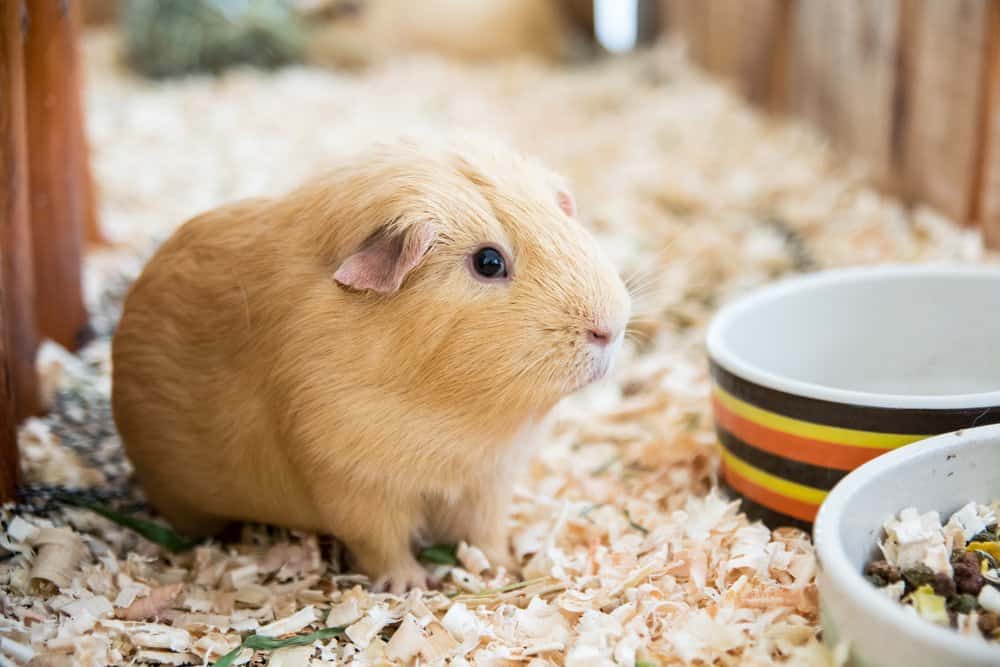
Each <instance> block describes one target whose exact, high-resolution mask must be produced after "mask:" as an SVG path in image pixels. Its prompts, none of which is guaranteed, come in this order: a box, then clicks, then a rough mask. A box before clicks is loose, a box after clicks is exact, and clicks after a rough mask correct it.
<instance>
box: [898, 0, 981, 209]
mask: <svg viewBox="0 0 1000 667" xmlns="http://www.w3.org/2000/svg"><path fill="white" fill-rule="evenodd" d="M995 4H996V3H995V1H991V0H951V1H950V2H936V1H935V0H907V2H905V3H904V5H903V6H904V8H905V9H906V11H907V12H910V13H911V14H912V16H910V17H909V18H908V20H909V24H910V28H909V33H910V38H909V43H908V44H905V45H904V48H906V49H907V50H908V52H909V53H908V56H907V57H906V61H907V63H908V66H907V70H908V71H907V72H906V77H907V79H906V80H905V81H904V82H903V85H905V86H906V93H905V96H904V99H905V104H904V109H903V115H904V118H903V120H904V123H903V127H902V129H901V131H900V135H901V136H900V138H901V141H902V145H901V153H900V155H899V160H898V168H899V170H900V179H901V186H902V191H903V194H904V195H906V196H907V198H909V199H911V200H913V201H919V202H923V203H926V204H929V205H930V206H933V207H934V208H936V209H938V210H939V211H941V212H943V213H944V214H946V215H947V216H949V217H951V218H952V219H954V220H956V221H957V222H969V221H970V220H971V219H972V218H973V216H974V212H975V204H974V201H975V199H976V195H977V193H974V190H975V188H976V182H977V178H978V175H977V173H978V171H977V170H978V169H979V165H980V156H981V151H980V142H981V141H982V140H983V137H982V136H981V135H980V134H979V132H980V130H981V127H980V113H981V110H982V108H983V100H982V94H983V92H984V91H983V89H982V81H983V79H984V68H985V67H987V58H986V56H987V53H986V52H987V45H988V41H989V28H990V19H989V15H990V13H991V11H995Z"/></svg>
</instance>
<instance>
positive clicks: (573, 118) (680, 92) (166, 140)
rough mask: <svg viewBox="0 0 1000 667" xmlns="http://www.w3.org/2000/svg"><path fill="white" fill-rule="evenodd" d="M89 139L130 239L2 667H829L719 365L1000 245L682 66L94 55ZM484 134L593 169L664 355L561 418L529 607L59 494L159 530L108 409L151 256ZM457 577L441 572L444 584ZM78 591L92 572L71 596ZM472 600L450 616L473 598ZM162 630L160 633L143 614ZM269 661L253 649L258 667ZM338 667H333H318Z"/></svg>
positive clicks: (577, 170) (536, 501) (655, 353)
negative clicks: (71, 490) (766, 315)
mask: <svg viewBox="0 0 1000 667" xmlns="http://www.w3.org/2000/svg"><path fill="white" fill-rule="evenodd" d="M87 46H88V55H89V56H91V57H90V60H89V63H88V64H89V71H88V76H89V90H88V103H89V109H90V112H91V116H90V132H91V137H92V141H93V146H94V160H95V163H94V166H95V170H96V174H97V177H98V180H99V182H100V186H101V193H100V194H101V199H102V213H103V219H104V221H105V223H106V225H107V228H108V233H109V235H111V236H113V237H114V238H116V239H118V240H119V241H120V242H122V243H124V244H127V246H128V248H132V249H131V250H130V249H128V248H126V249H125V250H122V249H117V250H115V251H113V252H106V253H103V254H99V255H93V256H92V257H91V259H90V263H89V266H88V292H89V300H90V302H91V305H92V309H93V312H94V320H95V327H96V329H97V330H98V332H99V334H100V336H99V339H98V340H97V341H96V342H95V343H94V344H92V345H91V346H90V347H88V348H87V349H86V350H84V351H83V352H81V354H80V355H78V356H71V355H65V354H60V352H59V350H57V349H55V348H47V350H46V353H45V355H44V358H43V365H44V367H45V380H46V382H45V386H46V387H48V388H50V392H51V396H50V398H51V400H52V401H53V403H54V411H53V413H52V414H51V415H50V416H49V417H47V418H45V419H44V420H33V421H29V422H28V423H27V424H25V426H24V427H23V429H22V431H21V437H20V441H21V446H22V449H23V454H24V460H25V472H26V481H27V482H28V484H29V485H30V486H29V493H28V494H27V497H26V500H25V504H24V506H22V507H20V508H18V509H16V510H10V509H8V510H5V511H4V514H3V527H4V534H3V537H2V541H0V548H2V549H4V550H6V551H8V552H10V556H9V557H8V558H6V559H5V560H2V561H0V609H2V612H3V613H2V614H0V619H2V620H0V631H2V632H3V634H4V640H3V643H2V645H0V650H2V651H3V652H4V653H5V654H7V655H8V656H10V657H11V659H12V660H17V661H25V660H27V659H28V658H30V656H31V655H37V656H39V657H38V658H36V659H37V660H40V661H42V662H40V663H39V664H53V665H56V664H69V662H70V659H69V655H70V654H74V655H75V660H76V661H77V662H78V663H79V664H95V665H96V664H124V663H127V662H133V661H134V662H139V663H151V664H156V663H159V664H187V663H197V664H200V663H203V662H211V661H213V660H215V659H217V658H218V657H219V656H221V655H222V654H224V653H226V652H229V651H232V650H234V649H236V648H237V647H239V645H240V643H241V642H242V641H243V640H244V639H245V638H246V637H247V636H249V635H252V634H254V633H261V634H283V633H287V632H312V631H316V630H319V629H321V628H324V627H327V626H345V627H346V628H347V629H346V632H345V633H344V636H343V637H340V638H331V639H326V640H322V641H317V642H315V644H314V645H313V647H311V648H309V649H308V650H304V649H302V648H301V647H289V648H285V649H280V650H279V651H276V652H275V653H274V654H273V655H271V656H270V659H271V660H272V661H273V664H283V665H284V664H296V665H302V664H321V662H320V661H325V662H326V663H327V664H329V663H333V662H334V661H336V662H337V663H338V664H339V663H340V662H347V661H350V660H353V661H354V662H355V663H356V664H386V663H392V662H399V663H402V664H406V663H407V662H408V661H413V660H419V662H420V664H435V662H439V661H441V660H442V659H444V658H446V657H447V658H449V659H450V664H452V665H465V664H490V665H506V664H529V665H534V666H540V665H549V664H557V665H558V664H563V665H601V664H620V665H650V664H660V665H675V664H718V665H736V664H741V665H765V664H789V665H816V666H819V665H828V664H831V660H832V657H831V656H830V655H829V654H828V653H827V651H826V650H825V649H823V648H822V646H821V645H820V644H819V642H818V640H817V634H818V617H817V602H816V590H815V582H814V575H815V567H816V564H815V560H814V557H813V552H812V546H811V544H810V541H809V539H808V537H807V536H806V535H804V534H802V533H800V532H798V531H795V530H791V529H785V530H778V531H774V532H772V531H769V530H768V529H766V528H764V527H763V526H761V525H760V524H754V523H749V522H748V521H747V520H746V518H745V517H744V516H743V515H742V514H740V513H739V511H738V508H737V506H736V505H735V504H734V503H732V502H729V501H727V500H726V499H724V498H723V497H722V496H720V495H719V494H718V493H717V492H716V491H714V490H713V489H714V487H715V482H716V473H717V463H718V452H717V448H716V445H715V443H714V438H713V435H712V432H711V421H710V415H709V407H708V400H707V398H708V377H707V374H706V364H705V357H704V350H703V345H702V339H703V334H704V329H705V325H706V323H707V320H708V319H709V317H710V316H711V314H712V313H713V312H714V311H715V309H716V308H717V307H718V306H719V304H721V303H723V302H725V301H727V300H729V299H731V298H733V297H734V296H736V295H738V294H741V293H743V292H745V291H746V290H748V289H751V288H753V287H755V286H757V285H760V284H762V283H765V282H767V281H770V280H773V279H775V278H777V277H779V276H782V275H785V274H788V273H791V272H795V271H801V270H811V269H813V268H817V267H826V266H840V265H848V264H859V263H868V262H878V261H883V260H899V261H924V260H936V259H959V260H973V261H979V260H982V259H983V252H982V250H981V248H980V245H979V241H978V239H977V237H976V235H975V234H974V233H972V232H969V231H963V230H959V229H957V228H955V227H953V226H952V225H951V224H950V223H948V222H947V221H945V220H943V219H941V218H939V217H937V216H935V215H934V214H932V213H929V212H927V211H922V210H917V211H911V210H908V209H906V208H904V207H903V206H902V205H900V204H899V203H898V202H896V201H893V200H891V199H886V198H884V197H881V196H879V195H877V194H875V193H874V192H872V191H871V190H869V189H868V188H867V187H866V186H865V185H864V181H863V172H862V170H861V169H860V168H859V167H858V166H856V165H852V164H847V163H843V162H840V161H838V160H836V159H835V158H833V157H831V155H830V154H829V153H828V151H827V150H826V149H825V148H824V146H823V145H822V143H821V141H820V140H819V139H818V138H817V137H816V136H814V135H813V134H810V133H809V132H807V131H805V130H803V129H801V128H798V127H795V126H791V125H787V124H775V123H772V122H770V121H767V120H766V119H763V118H761V117H759V116H757V115H755V114H753V113H751V112H750V111H749V110H748V109H747V108H746V107H745V106H744V105H743V104H742V103H741V102H740V101H738V100H737V99H736V98H735V97H734V96H732V95H731V94H730V93H729V92H727V91H726V90H725V89H723V88H721V87H719V86H718V85H716V84H713V83H711V82H709V81H706V80H705V79H703V78H702V77H701V76H699V75H698V74H697V73H696V72H694V71H693V70H692V69H691V68H689V67H688V66H687V65H686V64H685V62H684V60H683V58H682V56H681V54H680V52H679V51H678V50H676V49H674V48H672V47H662V48H659V49H657V50H656V51H654V52H650V53H647V54H644V55H641V56H635V57H629V58H623V59H620V60H613V61H609V62H607V63H606V64H603V65H596V66H588V67H587V68H567V69H556V68H552V67H550V66H546V65H541V64H536V63H535V64H533V63H531V62H509V63H505V64H499V65H482V66H471V65H461V64H456V63H448V62H443V61H439V60H435V59H433V58H429V57H424V58H411V59H407V60H397V61H391V62H388V63H386V64H384V65H381V66H379V67H378V68H377V69H374V70H371V71H368V72H367V73H365V74H358V75H345V74H337V73H330V72H324V71H320V70H315V69H305V68H296V69H288V70H284V71H281V72H278V73H275V74H270V75H267V74H261V73H255V72H249V71H236V72H232V73H229V74H227V75H226V76H224V77H223V78H221V79H217V80H216V79H190V80H184V81H177V82H171V83H166V84H161V85H153V84H150V83H148V82H143V81H140V80H137V79H133V78H129V77H128V76H126V75H124V74H123V73H122V72H121V71H119V70H118V69H117V68H116V67H115V66H114V59H113V57H112V55H111V53H112V52H111V47H112V44H111V42H110V41H109V40H108V38H107V37H106V36H104V37H101V36H98V37H91V38H90V39H89V40H88V44H87ZM456 125H467V126H471V127H477V128H484V129H486V130H488V131H491V132H493V133H494V134H497V135H501V136H505V137H508V138H509V139H511V140H512V141H513V142H514V143H515V144H518V145H520V146H522V147H524V148H527V149H529V150H531V151H532V152H534V153H537V154H539V155H541V156H542V157H543V158H545V159H546V160H548V161H549V162H550V163H551V164H552V165H554V166H555V167H557V168H559V169H560V170H562V171H563V172H564V173H566V174H567V175H568V176H569V177H570V178H571V179H572V180H573V181H574V184H575V191H576V195H577V199H578V202H579V207H580V210H581V211H582V217H583V219H584V221H585V222H586V223H587V224H589V225H590V227H591V228H592V229H594V230H595V232H596V233H597V234H598V235H599V236H600V238H601V240H602V242H603V243H604V244H605V245H606V247H607V248H608V250H609V252H610V253H611V254H612V256H613V257H614V259H615V260H616V261H617V262H618V263H619V265H620V266H621V268H622V270H623V272H625V273H626V274H627V275H630V276H632V277H633V282H634V283H636V284H638V285H640V287H639V290H640V292H641V294H640V295H639V300H638V306H639V309H640V310H641V311H642V313H643V317H641V318H640V319H639V320H638V321H637V324H636V329H637V336H636V340H635V341H634V342H633V344H632V345H631V346H630V348H629V350H628V351H627V353H626V354H625V355H624V357H623V359H622V360H621V363H620V365H619V367H618V370H617V372H616V374H615V375H614V377H613V379H612V380H611V381H609V382H606V383H604V384H601V385H599V386H595V387H593V388H591V389H590V390H588V391H586V392H585V393H583V394H580V395H578V396H575V397H573V398H572V399H571V400H568V401H566V402H565V403H564V404H563V405H561V406H559V408H558V410H557V414H556V419H555V420H554V424H553V427H552V430H551V432H550V434H549V436H548V438H547V441H546V444H545V446H544V448H543V449H542V451H541V452H540V454H539V456H538V457H537V459H536V461H535V462H534V464H533V467H532V469H531V471H530V474H529V475H528V476H527V477H526V478H524V479H522V480H519V485H518V493H517V494H516V498H515V503H514V506H513V507H512V508H511V509H512V512H513V514H512V527H513V548H514V549H515V551H516V553H517V555H518V557H520V558H522V559H523V561H524V563H525V566H524V576H525V579H526V580H525V581H523V582H520V583H519V582H515V581H513V580H511V579H509V578H506V577H496V576H494V575H492V574H490V573H491V570H490V569H489V568H488V567H487V563H485V562H484V561H485V559H484V558H483V556H482V553H481V552H479V551H478V550H477V549H474V548H472V547H468V546H462V547H460V549H459V550H458V557H459V561H460V564H459V565H458V566H454V567H452V566H450V565H436V566H433V568H434V571H435V573H436V574H437V575H438V576H440V577H442V578H443V579H444V581H445V583H444V585H443V588H442V590H441V591H433V592H429V593H419V592H418V593H413V594H411V595H409V596H407V597H405V598H394V597H391V596H388V595H381V594H379V595H376V594H371V593H369V592H368V591H367V589H366V588H365V582H364V579H363V577H359V576H357V575H355V574H352V573H350V572H344V571H342V570H341V565H340V560H341V559H340V557H339V556H340V554H339V548H338V547H337V545H336V544H335V543H333V542H331V541H329V540H327V539H325V538H320V537H317V536H314V535H307V534H298V533H289V532H287V531H283V530H277V529H268V528H263V527H255V526H248V527H245V528H244V529H243V532H242V535H241V536H239V537H238V538H237V539H236V540H235V541H231V542H228V543H225V544H220V543H218V542H210V543H208V544H204V545H202V546H199V547H197V548H195V549H194V550H193V551H190V552H186V553H181V554H172V553H170V552H168V551H165V550H163V549H160V548H159V547H156V546H155V545H153V544H151V543H149V542H146V541H143V540H142V539H140V538H138V537H137V536H136V535H135V534H134V533H131V532H129V531H127V530H125V529H122V528H119V527H118V526H116V525H115V524H112V523H110V522H109V521H107V520H105V519H103V518H101V517H99V516H96V515H94V514H92V513H90V512H88V511H86V510H82V509H57V508H55V507H54V506H52V505H51V503H49V502H48V498H49V497H50V495H51V494H50V492H49V490H47V488H46V486H45V485H66V486H75V487H80V486H82V487H89V488H92V489H94V492H93V495H96V496H98V497H99V498H100V499H103V500H104V501H107V502H114V503H115V504H116V505H117V506H118V508H119V509H123V510H135V509H141V508H142V499H141V496H140V494H139V492H138V491H137V489H136V488H135V486H134V484H133V483H132V481H131V479H130V477H129V467H128V464H127V461H125V460H124V459H123V458H122V456H121V450H120V447H119V445H118V441H117V439H116V436H115V434H114V431H113V427H112V423H111V418H110V413H109V410H108V392H109V380H108V377H109V360H108V340H107V337H108V334H109V332H110V329H111V327H112V326H113V323H114V321H115V319H116V317H117V308H118V304H119V301H120V295H121V292H122V290H123V288H124V286H125V285H127V283H128V280H129V279H130V277H131V276H132V275H134V274H135V272H136V271H138V269H139V267H140V266H141V258H142V257H143V255H144V253H146V252H148V249H149V247H150V241H151V240H155V239H158V238H162V237H163V235H165V234H167V233H168V232H169V230H170V229H171V228H172V227H173V226H174V225H176V224H177V223H179V222H180V221H182V220H184V219H185V218H186V217H188V216H190V215H192V214H194V213H197V212H199V211H201V210H203V209H205V208H208V207H210V206H213V205H216V204H218V203H221V202H223V201H227V200H230V199H233V198H236V197H242V196H247V195H258V194H267V193H275V192H280V191H282V190H285V189H286V188H288V187H290V186H292V185H293V184H295V183H297V182H298V181H300V180H301V179H302V178H303V177H305V176H307V175H309V174H311V173H313V172H314V171H315V170H317V169H319V168H321V167H322V166H323V165H324V164H326V163H327V162H328V161H329V160H330V159H331V158H333V157H334V156H336V155H337V154H338V153H340V152H341V151H344V150H348V149H349V148H350V147H351V146H352V145H354V144H355V143H357V142H358V141H362V140H366V139H367V138H369V137H372V136H380V135H385V134H386V133H387V132H390V131H396V130H398V129H405V128H412V127H423V128H428V127H429V128H435V127H453V126H456ZM62 526H66V527H69V528H71V529H72V531H73V533H74V534H75V535H76V536H78V539H79V540H81V541H82V544H83V545H84V546H85V550H84V552H83V554H84V555H83V557H82V558H80V559H75V558H74V559H68V560H72V561H73V562H67V563H65V564H60V565H59V568H58V573H59V575H60V576H61V577H65V578H66V580H67V581H66V583H64V582H63V581H62V580H60V578H59V577H51V578H50V579H49V582H50V584H52V585H51V586H50V587H48V589H46V588H45V587H42V588H39V587H38V585H37V584H33V583H32V572H33V568H36V567H38V561H39V559H40V558H41V557H42V556H41V553H42V552H41V550H40V549H39V548H38V547H41V548H45V547H44V546H43V545H40V544H39V543H38V536H39V535H42V534H49V535H51V530H52V529H53V528H55V527H62ZM429 567H430V566H429ZM70 568H71V571H70ZM449 595H450V596H451V597H449ZM140 617H142V618H140ZM266 655H267V654H266V653H262V652H257V653H256V654H255V653H254V652H253V651H252V650H251V649H249V648H244V649H242V650H241V651H238V655H237V658H236V664H243V663H246V662H247V661H249V660H253V661H255V662H256V663H261V662H263V661H264V660H266V659H267V657H266ZM308 660H312V661H313V662H312V663H307V661H308Z"/></svg>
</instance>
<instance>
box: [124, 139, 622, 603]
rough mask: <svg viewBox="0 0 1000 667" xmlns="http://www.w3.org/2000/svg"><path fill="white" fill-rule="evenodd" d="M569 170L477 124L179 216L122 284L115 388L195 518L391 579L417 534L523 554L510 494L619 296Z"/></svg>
mask: <svg viewBox="0 0 1000 667" xmlns="http://www.w3.org/2000/svg"><path fill="white" fill-rule="evenodd" d="M573 213H574V204H573V199H572V197H571V196H570V195H569V193H568V191H567V190H566V188H565V185H564V183H563V182H562V181H561V179H559V178H558V177H557V176H556V175H554V174H553V173H552V172H550V171H548V170H547V169H546V168H544V167H542V166H541V165H539V164H538V163H536V162H534V161H532V160H530V159H527V158H525V157H523V156H521V155H519V154H517V153H514V152H513V151H511V150H510V149H508V148H506V147H504V146H501V145H497V144H494V143H491V142H488V141H486V140H483V139H475V138H470V137H465V138H463V139H461V140H450V141H447V142H440V143H420V142H408V141H399V142H394V143H391V144H385V145H379V146H375V147H372V148H370V149H368V150H366V151H364V152H362V153H361V154H359V155H357V156H355V157H353V158H351V159H348V160H345V161H343V162H342V163H341V164H340V165H339V166H337V167H336V168H334V169H333V170H332V171H331V172H330V173H328V174H327V175H326V176H324V177H323V178H321V179H319V180H316V181H314V182H311V183H309V184H307V185H305V186H304V187H301V188H299V189H298V190H295V191H293V192H291V193H290V194H288V195H287V196H284V197H280V198H275V199H255V200H248V201H242V202H238V203H235V204H231V205H229V206H224V207H222V208H219V209H217V210H214V211H211V212H209V213H205V214H203V215H200V216H198V217H196V218H194V219H192V220H190V221H189V222H187V223H185V224H184V225H183V226H181V227H180V228H179V229H178V230H177V231H176V233H175V234H174V235H173V236H172V237H171V238H170V239H169V240H167V242H166V243H164V244H163V246H162V247H161V248H160V249H159V250H158V252H157V253H156V254H155V255H154V257H153V258H152V260H151V261H150V262H149V264H148V265H147V266H146V268H145V270H144V271H143V273H142V275H141V276H140V277H139V279H138V280H137V281H136V283H135V284H134V286H133V287H132V289H131V291H130V292H129V295H128V297H127V299H126V301H125V306H124V311H123V314H122V318H121V322H120V323H119V326H118V329H117V332H116V334H115V338H114V342H113V349H112V354H113V367H114V372H113V373H114V374H113V381H114V384H113V396H112V399H113V408H114V416H115V420H116V422H117V424H118V428H119V431H120V433H121V436H122V439H123V441H124V444H125V447H126V450H127V451H128V454H129V456H130V457H131V459H132V461H133V463H134V464H135V468H136V474H137V475H138V478H139V480H140V482H141V483H142V485H143V487H144V489H145V491H146V494H147V496H148V498H149V500H150V502H151V503H152V504H153V505H154V506H155V507H156V508H157V509H158V510H159V511H161V512H162V513H163V514H164V515H165V516H166V518H167V519H168V520H170V521H171V522H172V523H173V524H174V525H175V526H177V528H179V529H181V530H182V531H184V532H187V533H190V534H195V535H206V534H211V533H214V532H216V531H218V530H219V529H220V528H221V527H222V526H224V525H225V524H226V523H227V522H229V521H233V520H247V521H258V522H263V523H271V524H277V525H283V526H289V527H292V528H298V529H304V530H310V531H316V532H321V533H329V534H332V535H334V536H336V537H337V538H339V539H340V540H341V541H343V542H344V544H345V545H346V546H347V547H348V550H349V551H350V552H351V554H352V556H353V558H354V561H355V564H356V566H357V567H358V568H359V569H360V570H361V571H363V572H364V573H366V574H367V575H369V576H370V577H371V578H372V579H373V580H374V581H375V582H376V583H377V584H379V585H381V586H385V587H387V588H391V589H392V590H394V591H402V590H404V589H407V588H409V587H412V586H417V585H424V584H425V577H426V573H425V570H424V569H423V568H422V567H421V566H420V565H419V564H418V563H417V562H416V560H415V558H414V556H413V551H412V549H413V547H414V542H416V541H419V540H426V541H428V542H458V541H461V540H464V541H467V542H469V543H472V544H476V545H477V546H479V547H480V548H482V549H483V550H484V552H485V553H486V554H487V556H488V557H489V559H490V561H491V562H492V563H493V564H494V565H497V566H506V567H509V568H510V567H514V566H515V564H514V563H512V562H511V557H510V555H509V552H508V542H507V532H506V511H507V508H508V506H509V504H510V496H511V486H512V484H513V480H514V479H515V478H516V476H517V475H518V473H519V472H520V470H521V469H522V467H523V465H524V463H525V462H526V459H527V457H528V455H529V454H530V444H531V438H532V435H533V433H534V431H535V430H537V428H538V425H539V424H540V422H541V420H542V419H543V417H544V416H545V414H546V413H547V412H548V411H549V410H550V409H551V407H552V406H553V405H554V404H555V403H556V402H558V401H559V400H560V399H561V398H563V397H564V396H566V395H567V394H568V393H571V392H573V391H575V390H577V389H579V388H580V387H582V386H583V385H585V384H587V383H589V382H592V381H594V380H596V379H598V378H600V377H601V376H603V375H604V374H605V373H606V372H607V371H608V368H609V367H610V365H611V362H612V359H613V357H614V355H615V353H616V352H617V350H618V348H619V347H620V346H621V343H622V339H623V333H624V330H625V327H626V323H627V321H628V319H629V313H630V300H629V295H628V293H627V291H626V289H625V286H624V285H623V283H622V281H621V280H620V279H619V277H618V274H617V272H616V271H615V270H614V268H613V267H612V265H611V263H610V262H609V260H608V259H607V257H606V256H605V255H604V253H603V252H602V251H601V249H600V247H599V246H598V244H597V243H596V242H595V240H594V239H593V238H592V237H591V236H590V235H589V234H588V233H587V232H586V231H585V230H584V229H583V228H582V227H581V226H580V225H579V224H578V223H577V222H576V221H575V220H573V218H572V215H573Z"/></svg>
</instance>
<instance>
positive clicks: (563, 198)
mask: <svg viewBox="0 0 1000 667" xmlns="http://www.w3.org/2000/svg"><path fill="white" fill-rule="evenodd" d="M556 202H558V203H559V208H561V209H562V212H563V213H565V214H566V215H568V216H569V217H571V218H572V217H573V216H575V215H576V202H575V201H573V195H571V194H570V193H568V192H566V191H565V190H559V191H558V192H556Z"/></svg>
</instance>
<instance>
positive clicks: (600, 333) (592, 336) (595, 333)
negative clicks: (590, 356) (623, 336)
mask: <svg viewBox="0 0 1000 667" xmlns="http://www.w3.org/2000/svg"><path fill="white" fill-rule="evenodd" d="M587 339H588V340H589V341H590V342H591V343H593V344H594V345H600V346H601V347H604V346H605V345H608V344H609V343H611V341H612V340H614V336H612V335H611V330H610V329H608V328H607V327H594V328H592V329H590V330H588V331H587Z"/></svg>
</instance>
